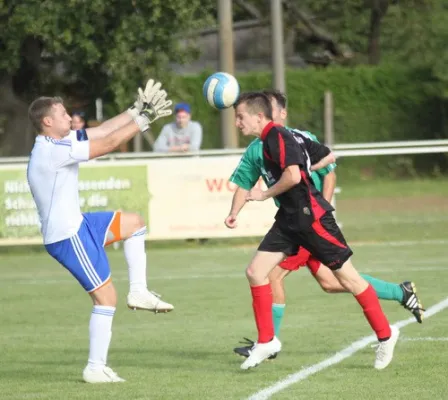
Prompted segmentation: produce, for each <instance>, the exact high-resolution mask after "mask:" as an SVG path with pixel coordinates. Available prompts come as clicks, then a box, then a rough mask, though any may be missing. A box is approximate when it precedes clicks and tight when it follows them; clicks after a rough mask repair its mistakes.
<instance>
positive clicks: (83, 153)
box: [27, 129, 89, 244]
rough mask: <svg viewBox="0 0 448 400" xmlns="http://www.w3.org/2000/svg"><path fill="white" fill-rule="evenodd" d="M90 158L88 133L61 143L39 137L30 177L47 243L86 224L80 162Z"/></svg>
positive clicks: (33, 151) (80, 132)
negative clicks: (79, 178)
mask: <svg viewBox="0 0 448 400" xmlns="http://www.w3.org/2000/svg"><path fill="white" fill-rule="evenodd" d="M88 159H89V141H88V140H87V135H86V132H85V130H84V129H83V130H80V131H70V133H69V135H68V136H67V137H65V138H63V139H61V140H55V139H52V138H50V137H48V136H43V135H38V136H37V138H36V142H35V144H34V147H33V150H32V152H31V157H30V160H29V163H28V171H27V178H28V183H29V185H30V189H31V193H32V195H33V198H34V201H35V203H36V206H37V211H38V213H39V219H40V223H41V232H42V235H43V238H44V244H50V243H55V242H59V241H61V240H64V239H68V238H70V237H72V236H73V235H75V234H76V233H77V232H78V230H79V227H80V225H81V222H82V219H83V217H82V214H81V207H80V205H79V193H78V170H79V165H78V164H79V163H80V162H82V161H87V160H88Z"/></svg>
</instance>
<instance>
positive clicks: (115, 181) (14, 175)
mask: <svg viewBox="0 0 448 400" xmlns="http://www.w3.org/2000/svg"><path fill="white" fill-rule="evenodd" d="M239 159H240V156H239V155H226V156H216V157H188V158H183V157H182V158H180V157H179V158H156V159H148V160H144V161H94V162H89V163H86V164H81V168H80V173H79V196H80V204H81V209H82V211H83V212H86V211H103V210H111V211H114V210H123V211H129V212H136V213H139V214H140V215H142V217H143V218H144V219H145V221H147V226H148V236H147V239H150V240H157V239H167V240H169V239H188V238H217V237H240V236H261V235H264V234H265V233H266V232H267V230H268V229H269V228H270V226H271V225H272V223H273V218H274V215H275V212H276V207H275V205H274V202H273V201H272V200H267V201H265V202H249V203H246V205H245V206H244V208H243V210H242V211H241V214H240V217H239V219H238V228H237V229H233V230H231V229H228V228H226V227H225V225H224V219H225V217H226V216H227V215H228V213H229V211H230V207H231V203H232V196H233V193H234V191H235V190H236V186H235V185H234V184H232V183H229V181H228V178H229V177H230V175H231V173H232V171H233V169H234V168H235V167H236V166H237V165H238V161H239ZM259 184H260V185H263V184H262V183H261V181H260V182H259ZM0 197H1V203H0V245H6V244H31V243H42V238H41V236H40V223H39V218H38V215H37V212H36V208H35V204H34V201H33V198H32V196H31V193H30V189H29V186H28V183H27V179H26V165H5V166H0Z"/></svg>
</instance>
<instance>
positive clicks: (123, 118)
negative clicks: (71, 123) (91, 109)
mask: <svg viewBox="0 0 448 400" xmlns="http://www.w3.org/2000/svg"><path fill="white" fill-rule="evenodd" d="M131 121H132V116H131V115H130V114H129V113H128V112H126V111H125V112H122V113H121V114H119V115H117V116H116V117H113V118H110V119H108V120H107V121H104V122H103V123H102V124H101V125H99V126H96V127H95V128H87V129H86V132H87V137H88V138H89V139H99V138H103V137H105V136H107V135H109V134H111V133H112V132H114V131H116V130H117V129H119V128H121V127H123V126H125V125H126V124H128V123H129V122H131Z"/></svg>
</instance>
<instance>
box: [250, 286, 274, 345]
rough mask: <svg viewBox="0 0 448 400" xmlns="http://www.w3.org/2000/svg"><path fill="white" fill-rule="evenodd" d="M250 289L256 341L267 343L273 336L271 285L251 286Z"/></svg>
mask: <svg viewBox="0 0 448 400" xmlns="http://www.w3.org/2000/svg"><path fill="white" fill-rule="evenodd" d="M250 291H251V292H252V307H253V309H254V314H255V323H256V324H257V330H258V343H268V342H270V341H271V340H272V338H273V337H274V323H273V322H272V321H273V320H272V290H271V285H270V284H267V285H262V286H251V287H250Z"/></svg>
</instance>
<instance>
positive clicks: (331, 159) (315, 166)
mask: <svg viewBox="0 0 448 400" xmlns="http://www.w3.org/2000/svg"><path fill="white" fill-rule="evenodd" d="M334 162H336V157H335V155H334V154H333V153H330V154H328V155H326V156H325V157H324V158H322V159H321V160H320V161H319V162H317V163H316V164H313V165H312V166H311V168H310V169H311V171H317V170H318V169H321V168H325V167H326V166H327V165H329V164H332V163H334Z"/></svg>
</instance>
